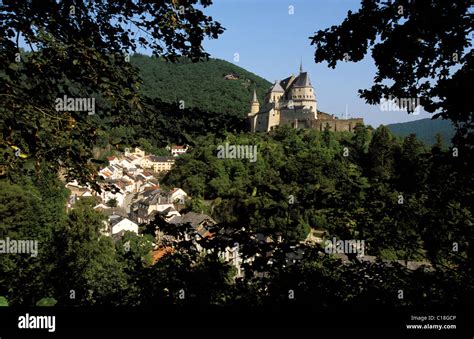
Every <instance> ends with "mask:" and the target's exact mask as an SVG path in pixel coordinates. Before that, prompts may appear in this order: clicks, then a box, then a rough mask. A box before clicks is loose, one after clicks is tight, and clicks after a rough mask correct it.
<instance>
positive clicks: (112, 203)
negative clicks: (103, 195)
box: [107, 198, 118, 208]
mask: <svg viewBox="0 0 474 339" xmlns="http://www.w3.org/2000/svg"><path fill="white" fill-rule="evenodd" d="M107 206H109V207H112V208H113V207H117V206H118V202H117V199H116V198H112V199H109V201H107Z"/></svg>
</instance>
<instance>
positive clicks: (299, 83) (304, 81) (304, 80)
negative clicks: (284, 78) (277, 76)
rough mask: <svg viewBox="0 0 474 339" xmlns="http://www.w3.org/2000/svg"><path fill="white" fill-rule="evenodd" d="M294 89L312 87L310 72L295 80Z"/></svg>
mask: <svg viewBox="0 0 474 339" xmlns="http://www.w3.org/2000/svg"><path fill="white" fill-rule="evenodd" d="M293 86H294V87H310V86H311V81H310V80H309V75H308V72H302V73H300V75H298V77H297V78H296V80H295V84H294V85H293Z"/></svg>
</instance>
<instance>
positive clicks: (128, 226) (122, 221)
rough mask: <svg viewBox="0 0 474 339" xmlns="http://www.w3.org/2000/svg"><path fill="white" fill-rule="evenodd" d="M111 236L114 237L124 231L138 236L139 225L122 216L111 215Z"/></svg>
mask: <svg viewBox="0 0 474 339" xmlns="http://www.w3.org/2000/svg"><path fill="white" fill-rule="evenodd" d="M109 226H110V234H111V235H114V234H117V233H119V232H122V231H124V232H125V231H130V232H134V233H136V234H138V225H137V224H136V223H134V222H133V221H131V220H130V219H128V218H124V217H122V216H120V215H111V216H110V217H109Z"/></svg>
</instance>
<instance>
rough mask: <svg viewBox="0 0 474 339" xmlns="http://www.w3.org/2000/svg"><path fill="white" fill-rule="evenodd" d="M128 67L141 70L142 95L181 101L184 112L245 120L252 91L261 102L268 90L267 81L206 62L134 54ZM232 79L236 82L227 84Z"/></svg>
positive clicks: (224, 64) (227, 65)
mask: <svg viewBox="0 0 474 339" xmlns="http://www.w3.org/2000/svg"><path fill="white" fill-rule="evenodd" d="M131 63H132V64H133V65H134V66H137V67H138V68H139V69H140V70H141V73H140V75H141V77H142V79H143V81H144V84H143V87H142V92H143V93H144V94H146V95H147V96H150V97H152V98H159V99H161V100H163V101H165V102H179V101H180V100H183V101H184V105H185V107H186V108H199V109H201V110H204V111H207V112H216V113H223V114H229V115H237V116H240V117H244V116H245V114H246V113H247V112H248V110H249V105H250V100H251V98H252V93H253V89H254V88H255V87H256V89H257V95H258V98H259V100H260V102H262V100H263V96H264V93H265V92H266V91H267V90H268V88H269V87H270V86H271V83H270V82H268V81H267V80H265V79H263V78H261V77H259V76H257V75H255V74H253V73H250V72H248V71H246V70H245V69H243V68H241V67H238V66H236V65H234V64H232V63H230V62H227V61H224V60H219V59H209V61H204V62H198V63H192V62H191V61H189V60H186V59H181V60H180V61H179V62H177V63H171V62H165V61H164V60H163V59H157V58H155V57H149V56H146V55H141V54H135V55H134V56H132V57H131ZM226 75H234V76H235V78H236V79H235V80H226V78H225V76H226Z"/></svg>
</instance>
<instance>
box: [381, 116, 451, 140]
mask: <svg viewBox="0 0 474 339" xmlns="http://www.w3.org/2000/svg"><path fill="white" fill-rule="evenodd" d="M387 128H388V129H389V130H390V132H392V133H393V134H395V135H397V136H400V137H406V136H408V135H410V134H416V137H417V138H418V139H419V140H420V141H422V142H424V143H425V144H426V145H432V144H434V143H435V142H436V135H437V134H439V135H440V136H441V138H442V140H443V143H445V144H449V143H450V142H451V139H452V138H453V136H454V133H455V128H454V126H453V123H452V122H451V121H450V120H442V119H434V120H432V119H420V120H416V121H408V122H401V123H396V124H388V125H387Z"/></svg>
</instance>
